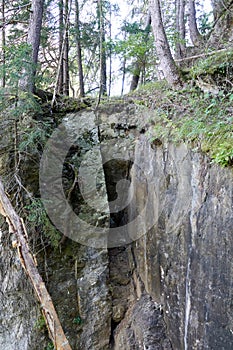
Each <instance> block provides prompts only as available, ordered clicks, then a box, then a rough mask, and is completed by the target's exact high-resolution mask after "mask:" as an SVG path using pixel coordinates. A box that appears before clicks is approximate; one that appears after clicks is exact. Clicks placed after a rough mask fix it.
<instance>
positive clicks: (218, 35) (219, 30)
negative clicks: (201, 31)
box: [210, 0, 233, 48]
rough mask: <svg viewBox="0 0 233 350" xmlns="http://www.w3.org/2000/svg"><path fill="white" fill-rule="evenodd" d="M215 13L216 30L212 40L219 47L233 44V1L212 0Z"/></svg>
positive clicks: (211, 37) (213, 32)
mask: <svg viewBox="0 0 233 350" xmlns="http://www.w3.org/2000/svg"><path fill="white" fill-rule="evenodd" d="M211 4H212V7H213V14H214V30H213V31H212V33H211V36H210V42H211V43H212V44H213V45H215V46H217V47H219V48H220V47H225V46H226V43H229V46H230V45H231V46H232V44H231V43H232V40H233V1H232V0H224V1H220V0H211Z"/></svg>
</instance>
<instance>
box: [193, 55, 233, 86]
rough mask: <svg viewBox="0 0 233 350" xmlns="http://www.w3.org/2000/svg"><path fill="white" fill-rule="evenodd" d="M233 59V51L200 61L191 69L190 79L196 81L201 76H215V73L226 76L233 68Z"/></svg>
mask: <svg viewBox="0 0 233 350" xmlns="http://www.w3.org/2000/svg"><path fill="white" fill-rule="evenodd" d="M207 54H208V52H207ZM232 59H233V50H227V51H225V50H223V51H219V52H215V53H213V55H210V56H208V57H206V58H202V59H200V60H199V61H198V62H197V63H196V64H195V65H194V66H193V67H192V68H191V69H190V77H191V78H192V79H196V78H197V77H199V76H203V75H214V74H215V73H218V74H220V75H223V76H226V74H227V73H228V72H229V70H230V69H231V70H232V68H233V66H232Z"/></svg>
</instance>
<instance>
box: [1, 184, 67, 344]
mask: <svg viewBox="0 0 233 350" xmlns="http://www.w3.org/2000/svg"><path fill="white" fill-rule="evenodd" d="M0 214H1V215H3V216H4V217H5V219H6V222H7V224H8V226H9V234H12V233H14V234H15V235H16V238H17V241H16V242H13V243H14V246H15V247H17V250H18V254H19V259H20V262H21V264H22V267H23V268H24V270H25V272H26V274H27V275H28V277H29V278H30V280H31V283H32V285H33V288H34V290H35V292H36V295H37V298H38V300H39V302H40V304H41V309H42V311H43V315H44V318H45V321H46V325H47V328H48V331H49V335H50V337H51V339H52V341H53V344H54V348H55V349H57V350H72V349H71V347H70V345H69V342H68V340H67V338H66V336H65V334H64V331H63V329H62V326H61V323H60V320H59V318H58V316H57V313H56V310H55V308H54V305H53V302H52V299H51V296H50V295H49V293H48V291H47V289H46V287H45V284H44V282H43V280H42V278H41V276H40V274H39V272H38V269H37V267H36V262H35V260H34V258H33V255H32V253H31V252H30V248H29V245H28V242H27V239H26V237H27V232H26V228H25V226H24V223H23V220H22V219H21V218H20V217H19V216H18V215H17V213H16V212H15V210H14V208H13V207H12V205H11V203H10V201H9V199H8V197H7V196H6V194H5V192H4V187H3V184H2V181H1V179H0Z"/></svg>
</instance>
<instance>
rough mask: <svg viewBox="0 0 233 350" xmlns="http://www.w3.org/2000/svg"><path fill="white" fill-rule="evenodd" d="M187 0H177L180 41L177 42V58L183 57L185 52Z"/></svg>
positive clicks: (177, 28) (177, 26)
mask: <svg viewBox="0 0 233 350" xmlns="http://www.w3.org/2000/svg"><path fill="white" fill-rule="evenodd" d="M184 16H185V0H176V31H177V34H178V38H177V39H178V41H177V43H176V58H177V59H180V58H182V57H183V54H184V52H185V21H184Z"/></svg>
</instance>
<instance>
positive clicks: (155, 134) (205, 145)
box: [132, 83, 233, 166]
mask: <svg viewBox="0 0 233 350" xmlns="http://www.w3.org/2000/svg"><path fill="white" fill-rule="evenodd" d="M132 98H133V100H134V101H135V103H137V104H139V105H142V104H144V105H145V106H146V107H148V108H149V109H151V110H152V113H151V117H150V122H151V123H152V124H154V127H153V129H152V132H151V131H150V135H149V137H150V140H151V142H154V140H156V139H159V140H161V141H163V140H166V141H172V142H177V143H179V142H186V143H189V144H190V145H191V146H192V147H193V149H197V150H199V151H203V152H205V153H207V154H208V155H209V156H210V158H211V159H212V161H213V162H215V163H218V164H220V165H221V166H229V165H233V90H229V91H228V92H224V91H221V90H220V91H219V93H218V94H217V95H213V94H211V93H208V92H207V93H204V92H203V91H201V90H200V89H199V88H197V87H186V88H185V89H183V90H179V91H174V90H172V89H170V88H169V87H168V86H167V85H166V84H165V83H161V84H159V83H156V84H149V85H148V86H145V88H144V89H143V90H139V91H137V92H136V93H134V95H133V96H132Z"/></svg>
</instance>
